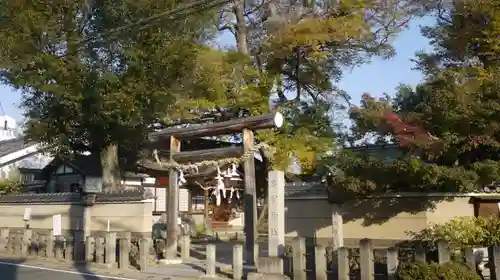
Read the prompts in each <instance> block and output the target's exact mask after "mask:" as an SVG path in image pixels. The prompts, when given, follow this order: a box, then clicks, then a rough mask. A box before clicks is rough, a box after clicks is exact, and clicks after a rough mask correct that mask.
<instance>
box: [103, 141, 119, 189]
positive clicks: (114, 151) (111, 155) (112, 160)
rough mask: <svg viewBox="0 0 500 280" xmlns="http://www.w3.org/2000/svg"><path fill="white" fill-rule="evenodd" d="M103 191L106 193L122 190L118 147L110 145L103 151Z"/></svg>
mask: <svg viewBox="0 0 500 280" xmlns="http://www.w3.org/2000/svg"><path fill="white" fill-rule="evenodd" d="M101 168H102V190H103V191H104V192H108V191H116V190H120V189H122V186H121V176H120V163H119V162H118V145H116V144H109V145H107V146H106V147H104V149H102V151H101Z"/></svg>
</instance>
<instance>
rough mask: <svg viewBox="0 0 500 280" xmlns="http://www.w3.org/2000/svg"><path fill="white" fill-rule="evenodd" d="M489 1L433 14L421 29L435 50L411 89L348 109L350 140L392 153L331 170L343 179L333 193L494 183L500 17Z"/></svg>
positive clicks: (499, 142) (499, 126) (423, 58)
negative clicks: (388, 158)
mask: <svg viewBox="0 0 500 280" xmlns="http://www.w3.org/2000/svg"><path fill="white" fill-rule="evenodd" d="M497 5H498V4H497V3H496V2H495V3H493V2H491V1H472V2H470V1H456V2H453V3H452V4H451V3H450V4H449V5H448V4H447V5H438V6H436V7H434V8H435V9H436V10H435V12H437V13H438V15H439V17H437V24H436V25H435V26H430V27H424V28H423V34H424V35H425V36H427V37H428V38H429V39H430V41H431V44H432V46H433V47H434V50H433V51H432V52H431V53H425V54H424V53H420V54H418V55H417V59H416V62H417V68H418V69H420V70H421V71H422V72H423V73H424V74H425V79H424V81H423V82H422V83H421V84H419V85H418V86H417V87H416V88H413V87H410V86H405V85H402V86H400V87H399V88H398V89H397V92H396V95H395V96H394V98H390V97H388V96H386V97H384V98H381V99H375V98H373V97H371V96H370V95H368V94H367V95H365V96H363V101H362V104H361V106H360V107H356V108H352V110H351V115H350V116H351V119H352V120H353V122H354V128H353V130H352V134H351V135H350V136H351V138H352V140H362V139H367V138H369V137H371V138H373V137H374V138H375V141H376V142H378V143H388V142H390V143H394V144H396V145H398V146H399V147H400V148H401V150H402V151H403V153H404V154H405V157H404V158H402V159H397V160H395V161H394V162H393V163H383V162H380V161H376V160H375V161H372V160H369V161H367V162H360V159H354V160H341V161H339V162H338V164H337V162H333V163H331V164H332V165H335V164H336V167H337V168H338V169H340V170H342V171H345V172H344V173H343V175H342V176H340V178H338V179H337V182H336V184H335V186H336V187H340V186H342V185H347V186H349V188H351V189H360V190H362V191H360V192H361V193H367V192H370V191H372V190H373V191H385V190H391V191H426V192H430V191H460V192H462V191H464V192H467V191H473V190H478V189H479V190H481V189H483V188H484V187H493V188H494V187H495V184H496V182H497V181H498V179H499V178H500V173H499V170H500V158H499V156H498V155H499V154H500V138H499V137H498V135H500V122H499V121H498V117H497V116H498V114H499V113H500V96H499V92H500V90H499V89H500V82H499V81H500V79H499V77H500V71H499V70H498V69H499V68H498V66H499V65H500V64H499V62H500V60H499V56H498V55H499V54H500V53H499V52H498V47H497V45H498V42H497V41H498V40H497V34H498V30H500V29H499V26H500V13H498V11H497Z"/></svg>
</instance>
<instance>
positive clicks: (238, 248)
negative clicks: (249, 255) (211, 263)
mask: <svg viewBox="0 0 500 280" xmlns="http://www.w3.org/2000/svg"><path fill="white" fill-rule="evenodd" d="M242 278H243V246H242V245H240V244H236V245H234V246H233V279H234V280H241V279H242Z"/></svg>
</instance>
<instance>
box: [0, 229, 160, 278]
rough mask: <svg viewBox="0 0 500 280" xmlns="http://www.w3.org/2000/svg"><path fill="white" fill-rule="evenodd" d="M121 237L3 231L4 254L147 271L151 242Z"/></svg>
mask: <svg viewBox="0 0 500 280" xmlns="http://www.w3.org/2000/svg"><path fill="white" fill-rule="evenodd" d="M120 235H121V236H120V237H118V236H117V233H116V232H106V233H103V234H96V235H94V236H88V237H86V238H84V237H83V234H82V232H81V231H77V232H76V233H66V234H64V235H61V236H54V235H53V232H52V230H36V229H23V230H10V229H7V228H0V253H1V254H6V255H9V256H14V257H19V258H28V257H36V258H41V259H44V258H45V259H55V260H58V261H67V262H72V263H81V264H92V265H96V266H103V267H108V268H112V267H116V268H120V269H134V268H135V269H141V270H144V269H146V267H147V265H148V260H149V258H150V248H151V239H149V238H139V239H132V238H131V235H130V234H123V233H120ZM124 235H125V236H124ZM117 247H118V250H117ZM117 252H118V253H117Z"/></svg>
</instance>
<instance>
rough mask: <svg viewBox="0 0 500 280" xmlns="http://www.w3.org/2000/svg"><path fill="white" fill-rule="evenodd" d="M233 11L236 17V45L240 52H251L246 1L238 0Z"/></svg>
mask: <svg viewBox="0 0 500 280" xmlns="http://www.w3.org/2000/svg"><path fill="white" fill-rule="evenodd" d="M233 13H234V15H235V17H236V46H237V48H238V52H240V53H242V54H249V50H248V41H247V40H248V34H247V33H248V32H247V24H246V22H245V11H244V2H243V1H241V0H240V1H236V3H234V5H233Z"/></svg>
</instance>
